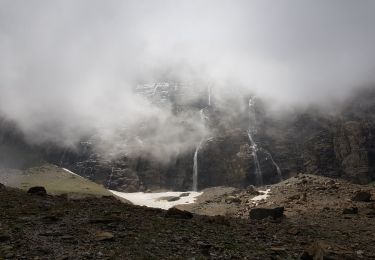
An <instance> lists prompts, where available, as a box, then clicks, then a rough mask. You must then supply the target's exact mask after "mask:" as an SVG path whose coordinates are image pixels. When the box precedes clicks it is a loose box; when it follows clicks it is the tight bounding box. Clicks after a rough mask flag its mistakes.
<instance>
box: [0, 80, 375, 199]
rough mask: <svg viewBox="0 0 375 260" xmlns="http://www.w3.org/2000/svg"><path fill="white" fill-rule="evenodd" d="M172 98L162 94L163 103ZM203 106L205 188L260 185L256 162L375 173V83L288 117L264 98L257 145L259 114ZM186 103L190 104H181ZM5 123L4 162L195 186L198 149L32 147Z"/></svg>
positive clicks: (319, 171) (121, 186) (357, 177)
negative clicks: (146, 151) (158, 153)
mask: <svg viewBox="0 0 375 260" xmlns="http://www.w3.org/2000/svg"><path fill="white" fill-rule="evenodd" d="M164 88H165V86H164V87H163V91H165V89H164ZM175 96H177V94H175ZM167 98H168V97H165V96H163V102H164V101H165V99H167ZM245 102H247V101H246V99H245ZM176 107H177V106H176ZM200 108H203V109H202V112H201V113H203V118H204V120H205V123H206V125H207V127H208V128H209V129H210V133H211V134H210V136H206V137H204V139H203V140H202V145H201V147H200V149H199V151H198V153H197V169H198V188H199V189H203V188H206V187H210V186H220V185H226V186H234V187H244V186H247V185H249V184H257V179H256V178H257V176H256V167H257V165H256V162H257V163H259V168H260V170H261V173H262V180H263V183H264V184H270V183H276V182H278V181H280V179H281V178H284V179H285V178H288V177H290V176H294V175H295V174H297V173H299V172H306V173H311V174H315V175H322V176H328V177H341V178H345V179H348V180H351V181H353V182H356V183H369V182H371V181H374V180H375V137H374V135H373V133H374V131H375V116H374V111H375V90H373V89H369V90H367V91H363V92H360V93H358V94H357V95H356V96H354V97H353V98H352V99H350V100H348V101H347V102H346V104H345V106H343V108H342V110H341V112H339V113H336V114H335V115H334V116H332V115H327V114H324V113H323V112H321V111H319V110H317V109H306V110H304V111H303V112H298V113H294V114H293V115H287V116H284V118H282V119H281V118H276V117H273V116H272V115H268V114H267V113H266V112H265V109H262V104H261V103H259V104H258V105H257V104H256V105H255V110H256V111H255V114H254V115H255V117H256V119H257V120H256V128H257V131H254V132H253V135H252V138H253V141H254V142H255V143H256V146H254V144H252V143H251V141H250V140H249V136H248V130H249V121H251V120H253V119H252V118H251V117H252V116H251V115H249V114H248V111H247V110H244V111H238V112H236V113H237V114H235V115H233V114H229V115H230V116H231V117H230V119H228V120H227V119H225V118H226V117H227V118H229V117H228V114H226V111H223V109H222V108H220V107H215V104H213V105H211V106H207V104H204V102H203V103H202V102H201V103H198V104H194V105H193V106H192V107H190V108H188V109H195V110H197V111H196V112H197V113H198V112H199V109H200ZM183 109H186V107H185V108H184V107H179V109H178V110H183ZM176 113H178V112H176ZM0 123H1V125H0V142H1V146H0V153H1V158H0V163H1V165H2V167H9V168H17V167H28V166H30V165H34V164H37V163H41V162H43V161H48V162H51V163H54V164H56V165H58V166H61V167H65V168H68V169H70V170H72V171H74V172H76V173H77V174H80V175H82V176H84V177H86V178H89V179H91V180H94V181H96V182H98V183H101V184H103V185H104V186H106V187H108V188H110V189H114V190H119V191H127V192H133V191H146V190H148V189H151V190H158V189H175V190H190V189H192V182H193V163H194V162H193V158H194V152H195V151H194V150H190V151H187V152H184V153H182V154H176V155H175V157H174V158H171V160H170V161H168V162H163V163H162V162H159V161H157V160H155V159H152V158H150V157H147V156H144V155H139V156H137V157H134V156H133V157H126V156H123V157H118V158H116V159H111V160H109V159H105V158H104V157H102V156H101V155H100V154H98V153H96V152H95V151H94V150H93V146H92V143H91V141H85V142H81V143H80V144H79V145H78V147H77V148H76V149H74V150H71V149H63V148H59V147H57V146H55V145H52V144H43V145H40V146H35V145H34V146H32V145H29V144H28V143H27V142H26V141H25V140H24V138H23V135H22V133H20V132H19V131H18V130H17V128H16V126H15V125H14V124H11V123H9V121H5V120H2V121H1V122H0ZM196 145H198V144H196ZM255 156H256V157H257V159H258V161H256V160H255ZM280 171H281V176H280ZM280 177H281V178H280Z"/></svg>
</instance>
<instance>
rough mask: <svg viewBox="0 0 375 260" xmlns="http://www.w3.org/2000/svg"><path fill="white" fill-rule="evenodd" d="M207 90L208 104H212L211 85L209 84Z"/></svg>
mask: <svg viewBox="0 0 375 260" xmlns="http://www.w3.org/2000/svg"><path fill="white" fill-rule="evenodd" d="M207 91H208V106H211V85H208V87H207Z"/></svg>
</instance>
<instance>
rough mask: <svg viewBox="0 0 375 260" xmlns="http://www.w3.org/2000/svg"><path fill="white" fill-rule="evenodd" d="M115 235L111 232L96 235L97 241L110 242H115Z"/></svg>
mask: <svg viewBox="0 0 375 260" xmlns="http://www.w3.org/2000/svg"><path fill="white" fill-rule="evenodd" d="M113 238H114V235H113V234H112V233H110V232H98V233H96V234H95V240H96V241H110V240H113Z"/></svg>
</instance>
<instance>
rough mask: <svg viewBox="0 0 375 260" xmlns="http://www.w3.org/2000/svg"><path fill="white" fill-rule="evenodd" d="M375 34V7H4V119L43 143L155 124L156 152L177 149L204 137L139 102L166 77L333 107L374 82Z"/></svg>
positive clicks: (137, 2) (27, 0) (0, 41)
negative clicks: (145, 87) (140, 87)
mask: <svg viewBox="0 0 375 260" xmlns="http://www.w3.org/2000/svg"><path fill="white" fill-rule="evenodd" d="M374 25H375V1H372V0H361V1H358V0H352V1H348V0H321V1H318V0H309V1H307V0H278V1H276V0H274V1H268V0H259V1H251V0H248V1H245V0H244V1H241V0H230V1H229V0H228V1H222V0H199V1H198V0H196V1H194V0H186V1H185V0H170V1H167V0H148V1H144V0H134V1H129V0H124V1H115V0H106V1H95V0H86V1H82V0H71V1H69V0H61V1H47V0H44V1H41V0H24V1H18V0H9V1H8V0H0V111H1V113H2V114H5V115H6V116H7V117H8V118H10V119H13V120H16V121H17V122H18V124H19V125H20V127H21V128H22V129H23V130H24V131H25V132H26V133H28V136H29V137H30V139H32V140H34V141H36V142H39V141H43V140H60V141H61V140H65V141H64V143H67V142H68V143H74V142H75V141H77V140H78V139H79V138H80V137H81V136H82V135H84V134H86V133H88V134H89V133H92V131H97V129H98V128H101V127H102V126H107V128H108V129H111V130H106V131H105V133H102V134H103V135H108V136H111V137H113V136H116V135H117V132H118V129H119V128H121V127H123V126H125V127H129V128H132V127H135V126H138V124H139V123H140V119H142V120H145V119H146V120H149V119H150V118H152V119H153V120H155V121H156V122H157V124H158V127H156V128H157V129H159V130H160V133H159V132H157V133H156V134H155V136H156V137H155V138H156V139H155V140H152V142H153V143H158V142H159V141H161V142H164V143H165V144H166V145H167V147H166V150H169V149H170V147H173V149H172V150H173V151H175V149H176V147H179V148H178V149H183V148H182V147H186V142H187V143H189V142H192V143H194V142H196V141H197V140H199V138H197V136H200V135H202V134H204V129H202V126H200V125H199V123H194V122H195V118H194V117H191V116H189V115H185V116H186V118H184V120H185V121H186V122H190V123H191V125H189V127H181V125H180V124H179V119H178V118H175V117H174V116H173V115H172V114H171V113H170V111H169V110H168V109H167V110H166V109H163V110H161V109H160V108H157V107H155V106H153V105H152V104H150V103H149V102H147V100H144V99H142V98H141V97H138V96H135V95H134V94H133V93H132V91H131V89H132V88H133V87H134V86H135V84H136V83H137V82H139V81H152V80H153V79H154V78H158V77H159V75H160V74H161V73H165V71H168V72H169V73H171V74H173V75H175V76H176V77H177V78H180V79H181V80H182V81H199V80H203V81H207V82H211V83H212V84H213V92H215V93H214V94H215V95H217V96H218V97H220V95H222V93H227V91H226V90H228V89H233V88H238V90H239V91H243V90H252V91H254V92H255V93H257V94H258V95H259V96H260V97H264V98H268V99H272V100H274V103H277V104H281V105H291V104H293V105H294V104H299V105H300V104H306V103H318V104H322V105H323V104H324V102H329V101H330V99H331V98H342V97H345V96H346V95H347V94H348V93H350V91H351V90H352V89H354V88H357V87H361V86H363V85H368V84H371V83H373V82H374V80H375V73H374V69H375V51H374V48H375V47H374V46H375V27H374ZM203 85H204V84H203ZM199 86H201V85H199ZM162 126H165V127H168V129H169V130H171V131H172V133H173V136H176V138H169V137H170V136H169V135H167V136H165V127H162ZM187 129H189V131H188V130H187ZM191 129H193V130H191ZM161 133H163V134H161ZM181 135H187V136H190V135H191V136H190V137H189V138H187V140H186V141H184V142H182V141H181V137H180V136H181ZM177 136H178V137H177ZM67 140H68V141H67ZM168 140H171V141H170V142H171V143H170V144H168Z"/></svg>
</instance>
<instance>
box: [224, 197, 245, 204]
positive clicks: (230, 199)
mask: <svg viewBox="0 0 375 260" xmlns="http://www.w3.org/2000/svg"><path fill="white" fill-rule="evenodd" d="M225 202H226V203H241V199H240V198H238V197H236V196H228V197H226V198H225Z"/></svg>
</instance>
